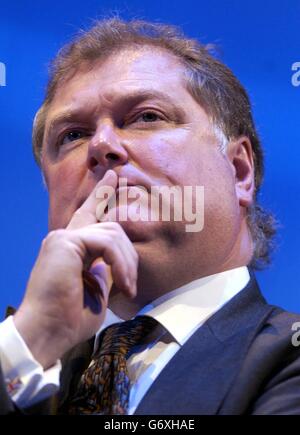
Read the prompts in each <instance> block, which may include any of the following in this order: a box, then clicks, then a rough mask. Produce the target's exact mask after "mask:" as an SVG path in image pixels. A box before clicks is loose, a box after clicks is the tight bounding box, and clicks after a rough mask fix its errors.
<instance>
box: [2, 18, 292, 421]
mask: <svg viewBox="0 0 300 435" xmlns="http://www.w3.org/2000/svg"><path fill="white" fill-rule="evenodd" d="M33 143H34V152H35V156H36V158H37V161H38V163H39V164H40V166H41V169H42V172H43V175H44V178H45V181H46V184H47V188H48V191H49V198H50V208H49V227H50V232H49V234H48V236H47V237H46V238H45V240H44V241H43V244H42V246H41V250H40V253H39V256H38V258H37V261H36V263H35V265H34V268H33V270H32V272H31V275H30V278H29V282H28V286H27V289H26V292H25V296H24V299H23V302H22V303H21V306H20V307H19V309H18V310H17V312H16V313H15V314H14V316H10V317H8V319H7V320H6V321H5V322H3V323H2V325H1V329H0V337H1V341H0V348H1V354H0V357H1V362H2V376H1V387H0V388H1V411H2V413H12V412H25V413H26V412H29V413H30V412H36V413H39V412H46V413H47V412H50V408H49V407H47V406H48V403H46V404H45V403H43V401H44V400H45V399H47V398H49V397H50V398H51V397H52V396H54V395H55V394H56V393H57V392H58V390H59V392H58V395H57V396H56V397H58V403H56V410H55V412H58V413H73V414H74V413H96V414H109V413H112V414H122V413H125V414H126V413H129V414H134V413H136V414H281V413H286V414H297V413H299V412H300V352H299V348H298V347H297V346H293V344H292V327H293V324H294V323H295V322H296V321H299V316H297V315H292V314H288V313H286V312H284V311H283V310H281V309H279V308H276V307H272V306H270V305H268V304H267V303H266V302H265V301H264V299H263V297H262V296H261V294H260V292H259V290H258V288H257V285H256V283H255V278H254V276H253V274H252V272H250V274H249V271H248V269H247V267H246V266H247V265H248V266H255V265H257V264H261V263H263V262H267V261H268V253H269V252H268V251H269V244H270V239H271V237H272V235H273V234H274V228H273V223H272V219H271V217H270V216H268V215H267V214H266V213H265V212H264V211H263V210H262V209H261V208H260V207H259V206H258V205H257V204H256V202H255V201H256V194H257V191H258V189H259V187H260V184H261V180H262V175H263V174H262V173H263V161H262V160H263V158H262V151H261V147H260V143H259V139H258V137H257V133H256V131H255V127H254V124H253V120H252V116H251V109H250V103H249V100H248V97H247V94H246V92H245V90H244V89H243V87H242V86H241V85H240V83H239V82H238V80H237V79H236V78H235V77H234V76H233V74H232V73H231V71H230V70H229V69H228V68H227V67H225V66H224V65H223V64H221V63H220V62H219V61H217V60H215V59H214V58H213V57H212V56H211V55H210V54H209V52H208V50H207V49H206V48H205V47H203V46H201V45H200V44H198V43H197V42H196V41H193V40H189V39H187V38H185V37H184V36H182V35H181V34H180V33H179V32H178V31H177V30H176V29H174V28H173V27H168V26H162V25H157V24H151V23H145V22H138V21H133V22H130V23H126V22H123V21H121V20H118V19H113V20H107V21H102V22H98V23H97V24H96V25H95V27H94V28H92V29H91V30H90V31H89V32H86V33H85V34H83V35H81V36H80V37H79V38H78V39H77V40H75V41H74V42H72V43H71V44H70V45H68V46H66V47H65V48H64V49H63V50H62V51H61V52H60V54H59V55H58V57H57V58H56V60H55V61H54V63H53V69H52V75H51V78H50V82H49V86H48V90H47V95H46V99H45V101H44V104H43V106H42V107H41V109H40V110H39V112H38V114H37V116H36V119H35V124H34V132H33ZM121 180H126V182H127V187H122V185H121ZM153 186H154V187H167V188H172V187H175V186H176V188H178V189H181V191H182V192H183V193H185V190H184V189H185V187H186V186H192V187H196V186H203V188H204V225H203V228H202V229H201V231H196V232H194V231H187V228H186V224H187V219H186V216H185V215H184V216H183V218H182V219H181V220H176V219H170V220H164V219H162V218H160V219H143V218H140V219H132V218H130V216H133V215H134V212H135V208H136V202H135V201H133V200H132V196H130V195H128V198H127V199H128V202H126V203H124V202H122V201H119V202H118V200H119V199H120V198H121V196H122V193H124V191H125V193H126V192H128V193H129V191H130V188H133V193H138V194H139V195H138V196H139V197H140V202H139V208H140V211H141V215H142V216H145V215H147V216H149V213H148V212H149V207H150V206H151V203H150V201H149V198H150V197H151V196H153V195H152V191H151V188H152V187H153ZM101 189H102V190H101ZM105 189H106V190H105ZM107 189H108V190H107ZM99 191H100V193H101V192H103V191H106V192H110V193H109V194H108V197H106V202H104V204H105V206H106V207H102V209H101V212H99V208H98V207H99ZM100 196H101V195H100ZM111 196H115V199H116V201H113V202H111ZM130 198H131V199H130ZM103 199H104V197H103V198H102V200H103ZM195 199H196V200H197V201H198V200H199V198H198V197H196V196H195V193H193V197H192V200H195ZM163 201H164V199H163ZM175 202H176V201H174V204H173V206H172V207H173V208H172V211H175V209H176V204H175ZM169 205H170V206H171V202H170V203H169ZM194 207H196V206H195V204H194ZM124 212H126V213H127V216H129V218H128V219H124V220H122V219H121V218H120V216H121V214H122V213H124ZM126 213H125V214H126ZM160 217H161V216H160ZM249 270H250V269H249ZM107 307H108V308H107ZM134 318H136V319H140V320H141V319H142V321H144V319H145V318H146V319H148V320H147V321H149V319H154V320H151V321H150V323H151V322H152V323H151V325H150V326H149V328H148V329H147V331H146V332H143V333H142V334H141V337H140V339H139V342H134V340H133V338H132V343H131V344H132V347H131V349H130V350H127V348H126V351H124V352H123V354H122V355H123V357H124V356H125V357H126V362H125V363H124V361H123V360H122V356H120V354H119V353H118V352H119V350H118V349H119V347H120V346H119V344H116V343H117V342H115V344H114V346H115V347H114V352H111V350H107V349H108V348H110V345H111V343H110V344H106V341H105V340H106V337H107V336H109V335H111V337H110V339H111V340H110V341H113V337H115V335H116V336H118V340H119V339H120V338H121V341H122V340H123V341H122V343H123V347H124V346H125V344H124V343H125V338H124V337H125V336H126V334H125V333H122V334H121V333H120V331H121V329H122V325H129V326H128V329H129V330H131V331H133V326H132V325H133V324H134V323H133V322H129V323H128V322H124V321H128V320H129V319H134ZM140 320H139V321H140ZM142 321H141V322H142ZM110 325H117V328H120V329H118V333H117V334H114V333H113V332H111V333H110V332H107V331H113V327H111V328H109V326H110ZM139 328H140V329H141V328H142V326H141V324H140V326H139ZM118 334H119V335H118ZM95 335H96V340H94V338H93V337H94V336H95ZM132 337H133V334H132ZM89 339H91V340H89ZM126 346H127V344H126ZM103 349H104V351H103ZM116 349H117V350H116ZM128 349H129V347H128ZM101 352H102V353H101ZM121 353H122V352H121ZM112 354H114V356H115V357H116V358H117V363H115V362H114V361H116V360H115V359H114V356H112ZM105 358H108V359H106V360H105ZM91 359H92V362H91V363H90V361H91ZM103 359H104V360H105V361H106V362H107V364H106V365H109V366H113V368H114V374H112V371H111V370H110V369H109V370H107V367H106V368H103V367H104V366H103ZM123 359H124V358H123ZM61 364H62V371H61V376H60V380H59V379H58V377H59V374H60V368H61ZM104 365H105V364H104ZM95 373H96V375H95ZM104 373H105V376H104V375H103V374H104ZM120 373H122V376H121V377H120V376H119V375H120ZM118 376H119V377H118ZM105 377H106V380H105ZM107 379H109V380H110V381H109V382H110V383H109V386H108V387H107V385H108V383H107V382H106V381H107ZM116 379H118V385H119V386H120V385H121V387H120V388H121V390H122V391H121V393H122V394H119V393H120V391H119V390H118V388H117V387H116V386H115V380H116ZM125 381H126V382H125ZM120 388H119V389H120ZM121 396H122V397H121Z"/></svg>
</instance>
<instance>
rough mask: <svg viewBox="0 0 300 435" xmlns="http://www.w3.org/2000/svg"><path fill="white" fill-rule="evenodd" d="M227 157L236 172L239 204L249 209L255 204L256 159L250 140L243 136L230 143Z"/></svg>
mask: <svg viewBox="0 0 300 435" xmlns="http://www.w3.org/2000/svg"><path fill="white" fill-rule="evenodd" d="M227 156H228V158H229V160H230V162H231V164H232V168H233V171H234V176H235V190H236V196H237V198H238V200H239V204H240V206H241V207H249V206H250V205H251V203H252V202H253V197H254V191H255V181H254V159H253V152H252V146H251V142H250V140H249V138H248V137H246V136H242V137H240V138H239V139H237V140H234V141H232V142H229V144H228V148H227Z"/></svg>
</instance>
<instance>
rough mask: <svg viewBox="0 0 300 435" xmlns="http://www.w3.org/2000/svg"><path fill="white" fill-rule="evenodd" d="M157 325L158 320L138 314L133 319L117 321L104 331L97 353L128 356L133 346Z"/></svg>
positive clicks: (100, 354) (99, 354)
mask: <svg viewBox="0 0 300 435" xmlns="http://www.w3.org/2000/svg"><path fill="white" fill-rule="evenodd" d="M156 325H157V321H156V320H154V319H152V318H151V317H148V316H138V317H136V318H135V319H133V320H127V321H126V322H121V323H115V324H113V325H111V326H109V327H108V328H106V329H105V330H104V331H103V332H102V334H101V336H100V343H99V345H100V348H99V350H98V352H97V354H96V355H97V356H103V355H112V354H119V355H124V356H126V355H127V354H128V352H129V351H130V350H131V348H132V347H133V346H136V345H138V344H140V343H141V342H142V340H143V339H144V338H145V337H146V336H147V335H148V334H149V333H150V332H151V331H152V330H153V329H154V327H155V326H156ZM101 338H102V340H101Z"/></svg>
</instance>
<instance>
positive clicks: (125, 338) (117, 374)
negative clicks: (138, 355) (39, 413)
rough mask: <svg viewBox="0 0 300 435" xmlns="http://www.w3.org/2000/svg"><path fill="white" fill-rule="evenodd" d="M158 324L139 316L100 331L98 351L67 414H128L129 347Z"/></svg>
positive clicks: (84, 374)
mask: <svg viewBox="0 0 300 435" xmlns="http://www.w3.org/2000/svg"><path fill="white" fill-rule="evenodd" d="M157 324H158V323H157V321H156V320H154V319H152V318H151V317H147V316H139V317H136V318H135V319H134V320H129V321H126V322H122V323H117V324H114V325H111V326H109V327H108V328H106V329H105V330H104V331H102V333H101V335H100V339H99V343H100V347H99V349H98V350H97V351H96V352H95V354H94V356H93V359H92V361H91V363H90V365H89V367H88V368H87V369H86V370H85V372H84V373H83V375H82V377H81V380H80V382H79V387H78V391H77V393H76V397H74V398H73V399H72V400H71V402H70V405H69V413H70V414H99V415H121V414H127V412H128V402H129V389H130V380H129V377H128V372H127V366H126V358H128V356H129V354H130V351H131V349H132V347H133V346H136V345H139V344H141V343H142V342H143V339H144V338H145V337H146V336H147V335H148V334H149V333H150V332H151V331H152V330H153V329H154V328H155V326H157Z"/></svg>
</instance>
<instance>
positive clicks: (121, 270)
mask: <svg viewBox="0 0 300 435" xmlns="http://www.w3.org/2000/svg"><path fill="white" fill-rule="evenodd" d="M77 231H78V232H79V233H78V236H79V238H80V240H81V242H82V244H83V245H84V247H85V251H86V252H85V256H86V255H88V256H89V257H92V258H94V259H96V258H99V257H100V256H101V257H102V258H103V260H104V262H105V263H106V264H107V265H110V266H111V271H112V277H113V281H114V283H115V285H116V286H117V287H118V288H119V289H121V290H124V291H125V292H126V293H127V294H128V295H130V296H132V294H133V289H132V287H133V286H132V283H131V280H130V274H129V267H130V266H129V264H128V260H127V258H126V257H124V254H123V252H122V250H121V249H120V245H119V243H117V242H116V241H115V239H114V237H113V236H112V234H110V233H109V232H108V231H107V230H105V231H104V230H102V229H101V228H100V226H99V227H98V228H91V227H87V228H85V229H83V230H81V231H80V230H77Z"/></svg>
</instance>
